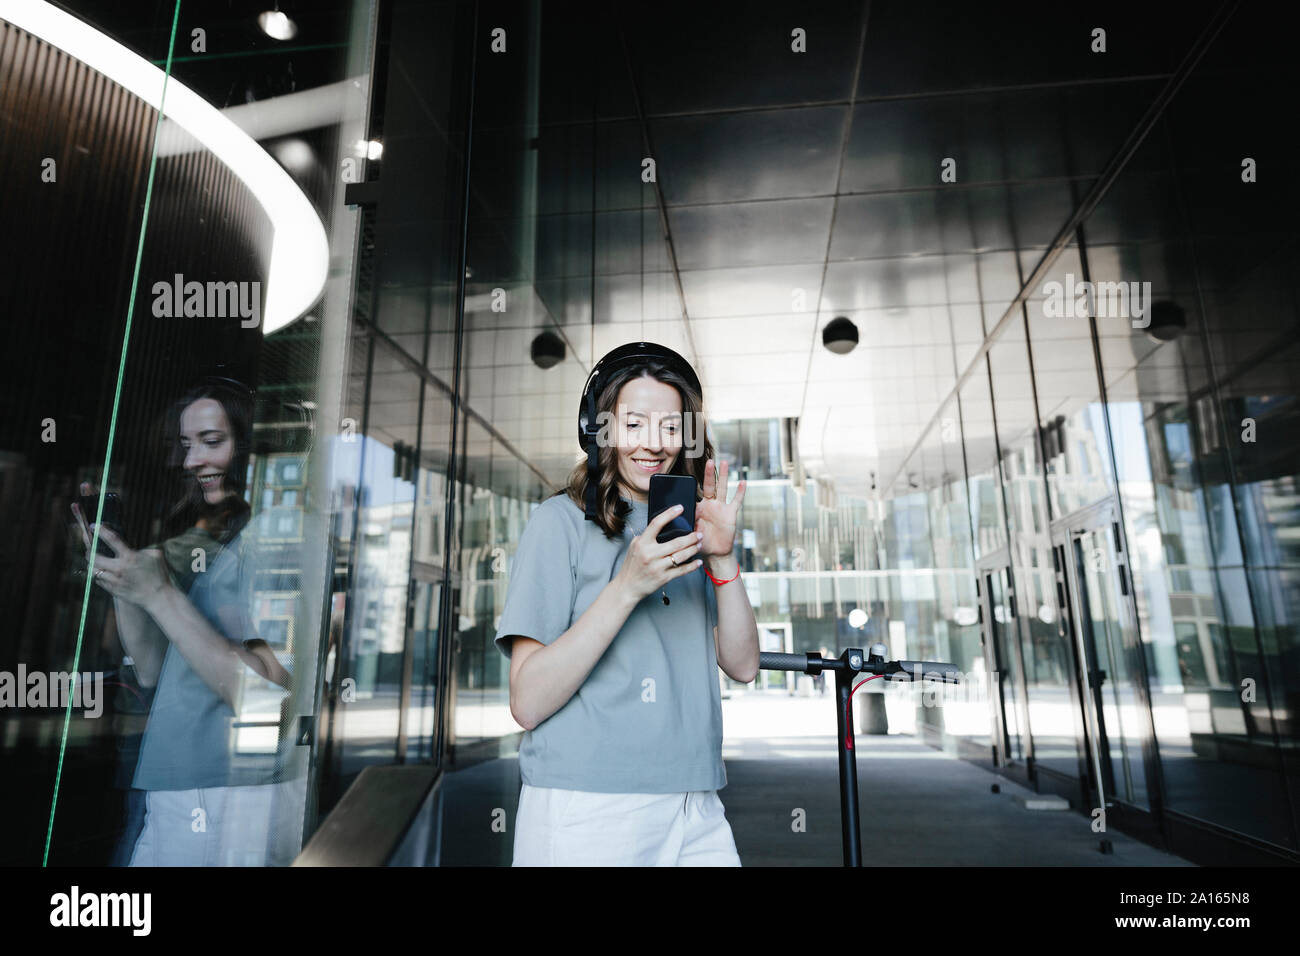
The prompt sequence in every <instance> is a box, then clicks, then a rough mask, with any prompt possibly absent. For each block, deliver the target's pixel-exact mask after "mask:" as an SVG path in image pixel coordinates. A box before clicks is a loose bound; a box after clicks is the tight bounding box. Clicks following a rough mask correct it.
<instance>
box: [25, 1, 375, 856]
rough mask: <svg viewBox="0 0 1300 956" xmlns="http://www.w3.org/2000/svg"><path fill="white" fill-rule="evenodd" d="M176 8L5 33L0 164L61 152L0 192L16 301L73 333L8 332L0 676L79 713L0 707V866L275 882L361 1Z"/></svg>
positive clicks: (340, 270)
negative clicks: (30, 679)
mask: <svg viewBox="0 0 1300 956" xmlns="http://www.w3.org/2000/svg"><path fill="white" fill-rule="evenodd" d="M179 7H180V5H179V4H175V3H160V4H151V5H148V6H146V7H140V6H139V5H131V4H126V5H123V4H102V3H95V2H90V0H71V2H69V3H63V4H16V5H10V6H9V7H8V8H7V9H12V10H13V11H14V14H12V16H15V17H16V18H17V20H20V21H21V24H20V23H18V22H14V23H10V22H0V74H3V75H4V76H5V77H6V78H7V79H6V82H5V84H4V89H3V91H0V113H3V115H5V117H6V129H7V131H8V133H12V134H13V135H7V136H6V142H5V149H4V163H5V168H6V171H8V163H10V162H12V163H15V164H16V167H15V168H25V167H27V166H29V165H34V166H39V165H41V162H42V159H41V158H42V157H57V160H58V161H57V164H56V165H55V166H51V167H50V168H49V170H48V171H49V172H50V173H51V175H50V178H49V179H47V180H45V181H43V182H37V181H35V180H25V181H29V182H32V183H33V186H32V187H31V189H30V191H29V192H27V193H26V194H25V195H23V196H22V198H21V201H19V202H16V203H7V204H6V208H5V223H6V230H7V232H8V234H9V235H10V236H12V237H19V242H18V243H17V244H15V245H14V246H13V249H15V250H18V251H19V254H18V255H17V256H11V255H9V254H8V253H7V254H6V262H7V264H8V265H7V268H8V269H9V272H10V274H9V278H10V281H8V283H7V286H6V311H7V312H9V311H12V313H13V314H15V315H20V314H21V315H58V316H60V317H61V319H60V329H61V331H60V335H59V336H58V338H59V339H60V340H61V341H62V342H63V343H64V345H62V346H60V347H59V348H54V347H53V346H52V345H51V342H52V341H53V340H52V339H50V337H49V335H48V332H49V328H48V326H47V325H46V324H45V323H40V322H16V323H10V324H11V325H12V326H13V328H12V329H11V330H10V331H11V332H12V334H11V335H10V337H9V341H8V343H7V349H6V354H5V356H4V359H3V361H4V362H5V363H6V368H5V373H6V374H5V375H4V376H3V380H4V383H5V385H4V388H5V389H6V394H5V396H4V402H3V404H4V407H5V408H6V414H5V416H4V417H5V420H6V424H7V423H8V421H9V420H10V419H11V417H12V419H13V420H14V421H16V422H19V421H20V422H21V423H22V424H21V425H20V429H21V430H20V431H15V432H13V433H9V432H8V431H7V430H6V433H5V434H4V436H3V438H2V439H0V463H3V464H0V470H2V473H0V488H3V492H2V493H0V514H2V515H3V517H4V518H5V523H6V526H7V527H8V528H10V529H11V532H12V534H11V535H10V536H9V539H10V543H9V544H8V545H7V546H6V549H5V557H4V559H3V562H0V563H3V566H4V568H5V574H4V578H5V579H6V580H7V581H8V582H11V583H10V584H9V586H8V587H7V588H6V590H5V592H4V595H3V604H2V606H0V615H3V618H4V619H5V620H7V621H15V622H22V623H21V625H20V626H18V627H17V628H16V630H15V633H14V634H12V635H9V636H4V637H0V670H4V671H6V672H12V669H13V668H15V667H19V666H21V667H22V668H24V669H29V670H31V671H33V672H41V673H45V674H51V673H55V674H62V673H67V674H69V676H70V675H71V673H72V672H77V673H79V674H81V675H83V677H84V680H79V681H78V684H79V687H78V688H77V690H78V693H77V695H76V696H77V697H78V698H80V703H81V704H82V705H87V706H78V707H77V708H75V709H74V710H73V711H72V712H66V711H65V710H64V709H63V708H62V707H59V706H53V705H52V703H53V702H52V700H51V699H46V700H45V701H44V702H43V703H42V705H41V706H40V707H38V708H37V709H36V710H35V711H34V712H31V713H24V714H22V715H21V716H20V717H19V718H17V719H15V718H13V717H12V715H10V714H8V713H6V714H5V715H4V717H5V726H4V732H3V734H2V735H0V763H3V765H4V767H5V771H6V781H7V782H8V783H10V784H11V785H10V786H7V787H6V788H5V791H6V795H5V796H4V797H0V801H3V802H2V803H0V820H3V824H0V847H3V848H4V849H3V850H0V860H4V861H8V860H9V858H10V855H11V854H12V856H13V862H20V863H25V864H35V863H38V862H40V861H41V860H42V859H45V860H46V862H48V863H49V864H51V865H66V864H70V863H75V864H77V865H91V866H93V865H102V864H117V865H209V866H224V865H281V864H287V863H289V862H291V861H292V860H293V858H294V857H295V856H296V854H297V853H298V851H299V849H300V848H301V844H302V841H303V839H304V834H305V833H309V832H310V826H311V822H312V821H311V820H310V819H309V817H311V816H312V810H313V804H314V796H313V794H312V793H311V791H312V790H313V789H314V788H313V787H312V786H311V784H312V783H314V781H311V780H309V774H310V773H311V768H312V767H313V766H314V764H313V760H312V756H313V753H312V751H313V745H314V742H315V741H314V735H313V733H312V731H313V728H315V727H316V726H317V720H316V718H317V714H316V712H315V709H316V701H317V699H318V698H317V689H318V680H319V678H320V675H318V674H317V670H316V662H317V660H318V659H322V658H323V657H324V656H325V655H324V654H322V653H318V651H319V650H320V642H321V641H322V640H324V634H322V628H321V627H320V622H321V621H323V620H325V619H326V618H327V617H328V616H329V609H328V607H327V606H326V604H325V601H326V595H328V594H329V593H330V578H331V574H332V568H331V566H330V564H331V562H330V554H331V538H332V534H333V531H334V525H333V522H332V517H333V514H332V508H333V504H334V501H333V497H332V495H331V493H330V473H331V466H332V462H331V454H332V451H333V449H332V447H331V436H333V435H336V434H339V430H340V421H339V418H340V415H339V413H340V411H341V408H342V406H343V399H342V396H341V394H340V393H341V392H342V391H343V388H342V385H343V381H344V377H345V374H346V373H345V369H346V365H347V347H346V337H347V333H346V329H347V327H348V324H347V323H348V314H349V311H350V310H349V302H350V296H351V291H352V286H353V262H354V256H355V252H356V249H355V236H356V233H357V227H358V220H359V218H360V214H359V213H358V211H357V209H356V208H355V207H350V206H348V205H347V204H346V203H345V202H344V188H345V185H346V183H347V181H350V178H354V175H353V174H356V175H357V177H359V176H363V175H364V173H365V160H364V158H363V157H361V156H359V155H358V154H357V153H356V152H355V144H356V143H357V142H358V141H359V140H360V139H361V138H362V132H363V128H364V122H363V120H364V115H365V112H366V105H367V100H368V96H369V85H370V79H369V77H370V66H371V42H370V41H371V38H370V33H369V27H370V24H371V23H372V22H373V14H374V7H375V4H373V3H371V2H369V0H355V2H353V0H340V2H336V3H331V4H329V5H328V6H327V7H325V8H322V9H321V10H319V11H316V12H315V13H314V14H313V15H312V16H311V17H308V18H305V19H304V20H303V21H302V22H301V23H299V24H298V27H299V33H298V42H297V44H295V45H293V46H292V47H284V46H278V45H277V44H275V43H274V42H268V38H267V37H266V36H265V35H264V34H262V33H261V32H260V31H258V30H256V29H255V28H254V27H255V19H254V18H253V16H252V15H250V14H248V13H247V11H234V10H230V9H225V8H220V9H219V7H220V5H218V6H217V7H213V8H211V9H208V10H205V12H204V14H203V23H202V30H197V29H196V30H194V33H193V35H192V34H191V25H190V24H189V22H188V21H187V20H186V18H185V16H184V12H183V11H181V13H182V16H181V17H180V19H179V20H176V15H177V13H178V9H179ZM6 15H11V14H6ZM174 23H176V24H178V26H177V28H176V31H175V33H173V24H174ZM29 31H31V32H29ZM95 34H98V36H95ZM88 38H93V40H94V41H95V42H88ZM38 39H39V41H40V43H39V44H38V42H37V40H38ZM205 41H206V42H205ZM38 51H39V52H38ZM105 51H107V52H105ZM252 64H256V66H255V67H252ZM137 68H138V69H137ZM168 71H170V72H168ZM128 74H129V75H128ZM11 81H13V82H11ZM128 87H129V89H128ZM164 91H165V96H164ZM325 99H328V101H329V102H330V104H331V105H330V107H329V108H328V109H326V110H321V109H319V108H318V104H320V103H322V102H325ZM236 101H237V105H236ZM312 104H317V107H313V105H312ZM254 116H255V117H256V119H257V122H252V120H253V118H254ZM336 171H342V174H340V173H339V172H336ZM20 192H21V191H20ZM15 195H18V193H15ZM15 278H16V280H17V281H13V280H14V279H15ZM11 390H12V396H11V394H10V391H11ZM11 398H12V401H11ZM83 493H84V494H85V495H87V497H86V498H85V499H82V500H81V501H80V502H77V499H78V498H79V497H80V495H82V494H83ZM110 496H112V497H110ZM74 502H76V503H78V504H79V505H85V506H86V508H87V509H89V511H90V512H91V513H90V515H89V520H90V521H92V522H94V521H96V516H98V519H99V520H98V524H100V525H101V526H102V530H103V532H104V533H103V535H102V536H101V537H102V540H101V545H102V547H101V549H100V550H99V551H98V552H95V551H94V550H93V549H92V551H91V554H90V555H87V548H86V546H85V543H84V542H83V539H82V533H81V521H80V520H77V519H74V517H73V511H72V507H71V506H72V505H73V504H74ZM101 503H102V505H103V508H102V511H101ZM114 540H115V541H116V543H117V546H116V547H113V546H111V545H110V543H109V542H110V541H114ZM87 557H90V558H91V560H92V561H93V562H94V567H93V568H92V567H90V566H89V562H88V561H87ZM95 572H99V573H95ZM59 683H60V688H61V682H59ZM69 689H70V690H71V687H70V688H69ZM87 690H94V691H95V693H96V695H97V697H96V700H95V701H94V702H93V706H91V704H92V702H91V701H90V700H89V699H87V698H86V697H85V694H84V692H85V691H87ZM101 690H102V693H100V691H101ZM58 693H59V694H62V693H63V691H62V689H59V691H58ZM65 741H66V745H67V746H66V749H65V748H64V746H63V744H64V742H65ZM52 787H53V788H54V789H53V790H52ZM9 801H15V802H16V803H17V805H11V804H10V802H9Z"/></svg>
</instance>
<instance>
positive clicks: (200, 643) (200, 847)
mask: <svg viewBox="0 0 1300 956" xmlns="http://www.w3.org/2000/svg"><path fill="white" fill-rule="evenodd" d="M174 428H175V431H174V432H173V434H174V435H175V437H176V439H177V440H178V443H179V452H180V456H178V457H180V458H181V460H179V461H178V462H177V463H178V464H179V465H180V467H181V469H182V475H183V481H184V485H185V491H184V494H183V496H182V497H181V500H180V501H179V502H178V503H177V504H176V506H175V507H174V508H173V509H172V510H171V512H170V513H169V515H168V516H167V530H168V532H169V535H170V536H169V537H168V538H167V539H166V540H165V541H164V542H163V543H162V545H161V546H160V547H158V548H145V549H142V550H132V549H131V548H129V547H128V546H127V545H126V543H125V542H124V541H123V540H122V539H121V537H120V536H119V535H118V534H116V533H115V532H113V531H111V530H110V529H108V528H107V527H101V528H100V531H99V536H100V540H101V541H104V542H106V543H107V544H108V546H109V547H110V548H111V549H112V550H113V552H114V556H113V557H105V556H103V555H98V554H97V555H95V556H94V572H93V573H94V580H95V583H96V584H98V585H99V586H100V587H102V588H104V590H106V591H108V592H109V593H110V594H111V595H112V596H113V604H114V608H115V611H116V618H117V629H118V633H119V634H120V636H121V639H122V644H123V648H124V650H125V652H126V655H127V656H128V657H130V659H131V661H132V662H133V664H134V667H135V672H136V677H137V680H138V682H139V684H140V686H141V687H143V688H146V689H148V688H156V690H155V693H154V698H153V703H152V706H151V708H150V712H149V721H148V724H147V726H146V728H145V732H144V738H143V740H142V742H141V746H140V757H139V762H138V763H137V765H136V770H135V776H134V780H133V782H132V787H133V788H134V789H139V790H143V791H145V792H146V796H145V819H144V828H143V830H142V832H141V833H140V835H139V837H138V839H137V840H136V842H135V846H134V849H133V852H132V854H131V859H130V863H129V865H132V866H184V865H202V866H226V865H253V866H258V865H265V864H267V863H288V862H291V860H289V859H286V858H283V854H284V852H286V851H285V850H284V849H283V847H284V846H290V847H291V846H292V845H293V843H292V841H285V840H277V839H276V836H277V835H276V834H275V833H274V832H272V831H273V829H274V828H273V824H272V814H273V801H274V800H275V799H277V798H286V799H291V800H294V799H297V793H296V790H297V789H298V788H294V787H291V786H288V785H280V784H276V785H275V786H269V785H268V784H271V783H272V782H273V781H274V776H275V775H274V767H273V766H270V764H271V763H273V761H271V760H268V759H266V758H265V757H264V756H260V755H259V756H255V757H251V758H250V757H247V756H244V755H239V759H238V760H236V755H235V754H234V753H233V752H232V751H233V750H234V741H235V735H236V727H235V722H236V720H237V715H239V713H240V710H241V705H242V703H243V696H244V690H245V689H246V688H247V686H249V684H250V678H252V681H251V683H253V684H256V683H257V682H258V681H257V679H258V678H261V679H264V680H265V681H269V682H270V683H271V684H273V685H278V687H280V688H287V687H288V686H289V676H290V675H289V673H288V671H287V670H286V669H285V668H284V666H283V665H282V664H281V663H280V662H279V660H278V659H277V658H276V656H275V655H274V654H273V653H272V651H271V649H270V647H268V646H267V644H266V642H265V641H263V640H261V639H260V638H259V637H258V635H257V630H256V625H255V623H254V621H253V618H252V614H251V613H250V608H251V598H252V578H253V569H254V566H255V557H256V556H255V553H254V545H253V543H252V540H251V539H252V537H253V535H252V534H251V533H250V532H248V531H247V529H246V526H247V525H248V523H249V507H248V504H247V503H246V502H245V501H244V500H243V498H242V497H241V492H242V491H243V484H244V482H243V476H244V475H245V474H246V472H247V468H248V460H249V454H250V451H251V443H252V403H251V396H250V394H249V392H248V390H247V389H246V388H245V387H243V386H241V385H239V383H237V382H233V381H231V380H229V379H210V380H206V381H205V382H204V383H203V384H201V385H199V386H197V387H196V388H194V389H192V390H191V391H190V392H189V393H187V394H186V395H185V396H184V397H183V398H182V399H181V400H180V402H179V403H178V404H177V406H176V414H175V416H174ZM181 456H183V457H181ZM82 493H83V494H89V493H90V487H89V486H88V485H83V486H82ZM73 514H74V516H75V517H76V519H77V522H78V524H79V526H80V528H81V533H82V538H83V541H84V542H85V545H86V549H87V554H90V548H91V541H92V538H91V531H92V527H93V526H88V525H87V520H92V521H93V520H94V515H83V514H82V513H81V509H80V508H79V507H78V506H77V505H73ZM250 672H251V673H250ZM263 686H266V685H263ZM277 845H280V846H281V847H282V849H281V850H280V851H278V852H277V850H276V846H277Z"/></svg>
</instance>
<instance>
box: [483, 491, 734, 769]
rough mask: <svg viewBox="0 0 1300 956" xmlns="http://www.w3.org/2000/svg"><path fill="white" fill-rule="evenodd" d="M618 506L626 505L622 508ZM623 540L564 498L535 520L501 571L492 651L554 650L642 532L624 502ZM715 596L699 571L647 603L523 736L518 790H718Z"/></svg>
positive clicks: (643, 509)
mask: <svg viewBox="0 0 1300 956" xmlns="http://www.w3.org/2000/svg"><path fill="white" fill-rule="evenodd" d="M625 500H626V499H625ZM628 503H629V504H631V505H632V512H631V514H629V515H628V516H627V519H626V527H625V528H624V529H623V538H622V540H610V539H608V538H606V537H605V534H604V532H603V531H602V530H601V529H600V526H599V525H597V524H596V523H595V522H594V521H587V520H586V518H585V517H584V514H583V511H582V509H581V508H579V507H578V506H577V504H575V503H574V502H573V500H572V499H571V498H569V497H568V495H564V494H561V495H555V496H552V497H550V498H548V499H546V500H545V501H543V502H542V503H541V504H540V505H538V507H537V508H536V509H535V510H534V511H533V513H532V515H531V517H530V518H529V519H528V524H527V525H526V526H525V527H524V531H523V534H522V535H521V536H520V539H519V547H518V550H516V552H515V556H514V559H513V561H512V563H511V567H510V581H509V587H508V590H507V592H506V602H505V610H504V611H503V612H502V614H501V621H500V624H499V625H498V627H497V634H496V646H497V649H498V650H500V651H501V652H502V653H503V654H505V655H506V656H507V657H509V656H510V643H509V641H507V640H505V638H506V637H507V636H511V635H521V636H524V637H531V638H533V639H534V640H537V641H540V642H541V643H543V644H550V643H552V642H553V641H554V640H555V639H556V638H557V637H559V636H560V635H561V634H563V633H564V632H565V631H567V630H568V629H569V627H570V626H571V625H572V623H573V622H574V621H576V620H577V619H578V618H580V617H581V616H582V614H583V612H584V611H586V610H587V608H589V607H591V605H592V603H593V602H594V601H595V600H596V597H597V596H598V595H599V594H600V592H601V590H602V589H603V588H604V587H605V586H606V585H607V584H608V583H609V582H610V580H612V579H613V577H614V576H615V575H616V574H617V573H618V571H619V569H620V568H621V567H622V566H623V560H624V558H625V557H626V556H627V549H628V546H629V545H630V544H631V542H632V538H633V537H635V536H636V535H638V534H640V533H641V532H642V531H644V530H645V527H646V514H647V508H648V506H647V504H646V503H645V502H636V501H630V502H628ZM713 588H714V585H713V584H712V582H710V581H709V579H708V577H707V576H706V575H705V573H704V569H703V568H700V569H698V570H696V571H691V572H688V573H686V574H685V575H683V576H682V577H679V578H676V579H674V580H672V581H670V582H669V583H668V586H667V588H666V589H665V590H666V591H667V593H668V597H669V600H670V601H671V603H670V604H669V605H667V606H665V605H664V603H663V597H662V595H661V594H660V592H659V591H656V592H655V593H654V594H651V595H649V596H648V597H646V598H644V599H643V600H642V601H641V602H640V603H639V604H637V606H636V608H635V609H634V610H633V611H632V613H631V614H630V615H629V616H628V618H627V621H626V622H625V623H624V624H623V627H622V629H621V630H620V631H619V632H618V634H617V635H616V636H615V638H614V640H613V641H612V642H611V643H610V645H609V647H608V648H607V649H606V651H605V653H604V654H603V655H602V656H601V658H600V660H599V661H597V662H596V666H595V667H594V668H592V671H591V673H590V674H589V675H587V679H586V681H585V682H584V683H583V684H582V686H581V687H579V688H578V690H577V692H576V693H575V694H574V695H573V697H571V698H570V699H569V700H568V702H567V703H565V705H564V706H563V707H561V708H560V709H559V710H557V711H556V712H555V713H554V714H552V715H551V716H550V717H548V718H547V719H546V720H544V721H542V722H541V724H539V725H538V726H537V727H536V728H535V729H533V730H531V731H527V732H525V734H524V738H523V741H522V743H521V744H520V747H519V769H520V775H521V776H522V778H523V782H524V783H526V784H528V785H529V786H532V787H559V788H562V789H566V790H587V791H594V792H598V793H682V792H685V791H690V790H720V789H722V788H723V787H725V786H726V785H727V774H726V770H725V769H724V767H723V764H722V694H721V689H720V687H719V683H718V660H717V651H716V648H715V646H714V643H713V641H714V638H713V628H714V626H715V625H716V624H717V621H718V605H717V596H716V595H715V594H714V593H713Z"/></svg>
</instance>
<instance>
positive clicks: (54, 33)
mask: <svg viewBox="0 0 1300 956" xmlns="http://www.w3.org/2000/svg"><path fill="white" fill-rule="evenodd" d="M0 19H3V20H7V21H9V22H10V23H12V24H13V25H14V26H16V27H18V29H20V30H25V31H26V32H28V33H30V34H32V35H33V36H35V37H38V38H40V39H41V40H44V41H45V42H46V43H48V44H50V45H51V46H54V47H57V48H58V49H60V50H62V51H63V52H64V53H67V54H68V55H69V56H71V57H73V58H74V59H77V60H80V61H81V62H82V63H85V64H86V65H87V66H88V67H90V68H91V69H92V70H95V71H96V72H98V73H102V74H103V75H104V76H106V77H108V79H110V80H112V81H113V82H114V83H116V84H118V85H119V86H121V87H122V88H123V89H125V90H127V91H128V92H130V93H132V94H134V95H135V96H138V97H139V98H140V99H141V100H143V101H144V102H145V103H146V104H148V105H149V106H150V107H152V108H153V109H155V110H156V109H158V108H159V107H160V106H162V105H163V103H162V100H163V90H164V85H165V87H166V96H167V102H166V104H165V108H164V109H163V115H164V116H165V117H166V119H167V120H169V121H171V122H173V123H175V124H176V125H177V126H179V127H180V128H181V129H183V130H184V131H185V132H186V133H188V134H189V135H190V136H193V137H194V139H196V140H198V141H199V142H200V143H202V144H203V146H204V147H205V148H207V149H208V150H209V151H210V152H211V153H212V154H213V155H214V156H215V157H216V158H217V159H219V160H221V162H222V163H223V164H225V165H226V167H228V168H229V169H230V171H231V172H232V173H234V174H235V176H237V177H238V178H239V179H240V180H241V181H242V182H243V183H244V185H246V186H247V187H248V189H249V191H250V192H252V194H253V196H254V197H255V198H256V199H257V201H258V204H259V205H261V207H262V208H263V209H264V210H265V211H266V215H267V218H268V219H269V220H270V221H271V228H272V230H273V234H272V238H271V258H270V262H269V263H268V266H267V273H266V275H267V278H266V311H265V313H264V314H263V318H262V334H263V335H270V334H271V333H272V332H274V331H275V330H276V329H279V328H282V327H283V326H286V325H288V324H289V323H290V322H292V321H293V320H294V319H296V318H297V317H298V316H299V315H301V314H302V313H303V312H305V311H306V310H307V309H308V308H310V306H311V305H312V303H313V302H315V301H316V300H317V299H318V298H320V294H321V290H322V289H323V288H324V287H325V277H326V275H327V273H328V270H329V243H328V241H327V240H326V238H325V228H324V226H322V225H321V221H320V217H319V216H318V215H316V210H315V209H314V208H313V207H312V204H311V202H310V201H309V200H308V199H307V197H306V196H305V195H303V192H302V190H301V189H299V188H298V184H297V183H295V182H294V181H293V179H292V178H291V177H290V176H289V174H288V173H287V172H285V171H284V169H283V168H281V166H280V164H279V163H277V162H276V161H275V160H274V159H272V158H271V156H270V154H269V153H267V151H266V150H264V149H263V148H262V147H261V146H259V145H258V144H257V143H256V142H255V141H254V140H253V139H252V137H250V136H249V135H248V134H247V133H245V132H244V131H243V130H241V129H240V128H239V127H238V126H236V125H235V124H234V123H232V122H231V121H230V119H229V118H227V117H226V116H224V115H222V113H221V111H220V110H218V109H217V108H216V107H215V106H213V105H212V104H211V103H209V102H207V101H206V100H204V99H203V98H202V97H201V96H199V95H198V94H197V93H195V92H194V91H193V90H191V89H190V88H189V87H187V86H186V85H185V84H183V83H181V82H180V81H178V80H177V79H176V78H175V77H167V76H166V75H165V74H164V73H163V71H162V70H160V69H158V67H156V66H154V65H153V64H152V63H150V62H149V61H148V60H146V59H144V57H142V56H140V55H139V54H138V53H134V52H133V51H131V50H128V49H127V48H126V47H124V46H122V44H120V43H118V42H117V41H116V40H114V39H112V38H111V37H108V36H107V35H105V34H103V33H101V32H99V31H98V30H96V29H95V28H94V27H92V26H90V25H89V24H87V23H83V22H82V21H81V20H78V19H77V18H76V17H73V16H71V15H69V14H67V13H64V12H63V11H62V10H60V9H58V8H57V7H54V6H53V5H51V4H49V3H46V2H44V0H0ZM163 132H164V131H163V130H162V129H159V131H158V136H159V138H160V139H161V138H162V136H163Z"/></svg>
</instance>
